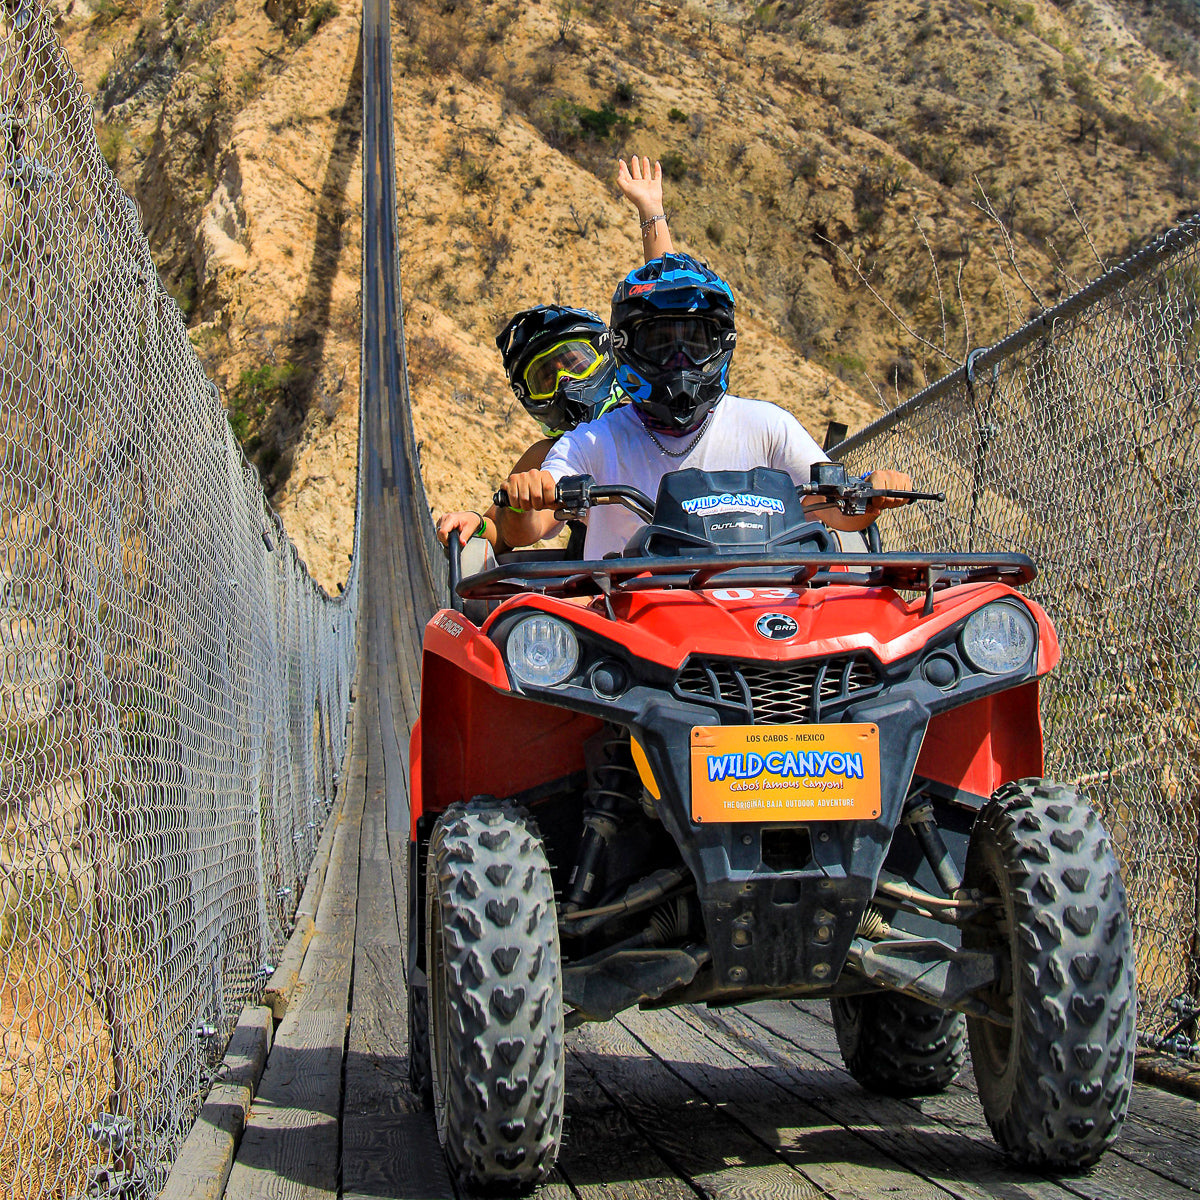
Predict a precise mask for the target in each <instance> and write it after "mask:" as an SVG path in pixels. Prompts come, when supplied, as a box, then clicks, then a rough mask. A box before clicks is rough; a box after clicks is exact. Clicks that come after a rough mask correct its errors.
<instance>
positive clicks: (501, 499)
mask: <svg viewBox="0 0 1200 1200" xmlns="http://www.w3.org/2000/svg"><path fill="white" fill-rule="evenodd" d="M492 503H493V504H494V505H495V506H496V507H497V508H511V507H512V505H510V504H509V502H508V491H507V489H505V488H497V489H496V491H494V492H493V493H492Z"/></svg>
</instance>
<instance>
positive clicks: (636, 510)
mask: <svg viewBox="0 0 1200 1200" xmlns="http://www.w3.org/2000/svg"><path fill="white" fill-rule="evenodd" d="M492 503H493V504H494V505H496V507H497V508H512V505H511V504H510V503H509V498H508V491H507V490H506V489H505V488H499V489H498V490H497V491H496V492H495V493H493V495H492ZM554 503H555V515H558V514H560V513H561V514H562V515H563V516H566V517H577V516H582V515H583V514H584V513H586V512H587V510H588V509H589V508H591V507H592V506H593V505H594V504H621V505H624V506H625V507H626V508H627V509H629V511H630V512H632V513H633V514H634V515H635V516H638V517H641V519H642V520H643V521H652V520H653V519H654V501H653V500H651V499H650V497H649V496H647V495H646V493H645V492H643V491H640V490H639V489H638V488H635V487H628V486H626V485H625V484H623V483H612V484H606V485H604V486H599V485H598V484H597V483H596V480H595V478H594V477H593V476H591V475H565V476H563V478H562V479H560V480H559V481H558V484H557V485H556V487H555V489H554Z"/></svg>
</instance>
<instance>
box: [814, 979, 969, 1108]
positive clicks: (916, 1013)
mask: <svg viewBox="0 0 1200 1200" xmlns="http://www.w3.org/2000/svg"><path fill="white" fill-rule="evenodd" d="M829 1007H830V1010H831V1011H832V1012H833V1028H834V1032H835V1033H836V1034H837V1040H838V1047H839V1048H840V1049H841V1052H842V1061H843V1062H844V1063H845V1064H846V1070H847V1071H849V1072H850V1074H851V1075H853V1076H854V1078H855V1079H857V1080H858V1082H859V1083H861V1084H862V1085H863V1087H865V1088H866V1089H867V1090H868V1091H870V1092H878V1093H879V1094H880V1095H883V1096H934V1095H936V1094H937V1093H938V1092H944V1091H945V1090H946V1089H947V1088H948V1087H949V1086H950V1085H951V1084H952V1083H953V1082H954V1079H955V1076H957V1075H958V1073H959V1071H960V1070H961V1069H962V1065H963V1060H964V1059H965V1058H966V1041H967V1036H966V1023H965V1021H964V1020H963V1017H962V1014H961V1013H956V1012H947V1011H945V1010H944V1009H940V1008H934V1007H933V1005H932V1004H925V1003H924V1002H923V1001H921V1000H916V999H914V998H912V997H911V996H904V995H901V994H900V993H899V992H881V993H879V994H878V995H869V996H835V997H834V998H833V999H832V1000H830V1001H829Z"/></svg>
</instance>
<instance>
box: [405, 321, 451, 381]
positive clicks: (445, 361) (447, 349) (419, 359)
mask: <svg viewBox="0 0 1200 1200" xmlns="http://www.w3.org/2000/svg"><path fill="white" fill-rule="evenodd" d="M404 345H405V350H406V352H407V357H408V373H409V376H410V377H411V378H412V380H413V381H414V382H415V383H429V382H431V381H432V380H434V379H437V378H438V377H439V376H440V375H442V373H443V372H444V371H445V370H446V368H447V367H449V366H450V364H451V363H452V362H453V361H454V358H455V355H454V347H453V346H451V345H450V343H449V342H447V341H446V340H445V339H444V338H441V337H438V336H437V334H428V333H411V334H408V335H407V336H406V337H405V339H404Z"/></svg>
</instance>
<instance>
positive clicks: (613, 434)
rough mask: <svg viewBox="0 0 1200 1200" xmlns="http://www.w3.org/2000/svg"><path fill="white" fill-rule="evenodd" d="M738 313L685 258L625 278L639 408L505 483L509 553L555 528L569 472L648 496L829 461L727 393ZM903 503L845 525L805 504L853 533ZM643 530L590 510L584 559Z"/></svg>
mask: <svg viewBox="0 0 1200 1200" xmlns="http://www.w3.org/2000/svg"><path fill="white" fill-rule="evenodd" d="M733 308H734V302H733V293H732V292H731V291H730V290H729V286H728V284H726V283H725V282H724V280H722V279H721V278H720V277H719V276H718V275H716V274H714V273H713V272H712V271H711V270H709V268H708V267H707V266H705V265H703V264H702V263H699V262H697V261H696V260H695V259H694V258H692V257H690V256H689V255H686V254H664V255H663V256H662V257H661V258H657V259H654V260H652V261H651V262H648V263H646V265H645V266H643V267H639V268H638V269H637V270H635V271H632V272H630V274H629V275H628V276H627V277H626V278H625V279H624V280H622V281H621V283H620V284H619V285H618V287H617V290H616V293H615V294H614V296H613V308H612V319H611V321H610V328H611V329H612V341H613V351H614V355H615V357H616V359H617V364H618V366H617V382H618V384H619V385H620V387H621V388H622V390H623V391H624V392H626V394H627V395H628V396H629V397H630V399H631V401H632V403H631V404H630V406H629V407H626V408H621V409H616V410H613V411H611V412H608V413H606V414H605V415H604V416H602V417H601V418H600V419H599V420H596V421H592V422H589V423H588V424H585V425H579V426H577V427H576V428H575V429H573V430H571V431H570V432H569V433H566V434H564V435H563V436H562V437H561V438H559V440H558V441H557V442H556V443H555V444H554V446H553V448H552V449H551V450H550V453H549V454H548V455H547V456H546V459H545V461H544V462H543V464H542V466H541V469H535V470H531V471H524V472H518V473H515V474H513V475H510V476H509V478H508V481H507V483H506V484H505V489H506V490H507V492H508V496H509V501H510V503H511V504H512V505H513V506H514V509H515V510H517V512H514V513H512V514H510V516H509V518H508V522H507V524H506V527H505V535H506V537H507V538H508V539H509V541H510V542H511V544H513V545H529V544H531V543H532V542H536V541H538V540H539V539H540V538H542V537H543V536H545V533H546V531H547V530H548V529H550V528H551V527H552V525H553V523H554V520H553V512H554V507H555V501H554V489H555V485H556V483H557V482H558V480H560V479H562V478H563V477H564V476H566V475H592V476H594V477H595V480H596V482H597V483H598V484H615V483H623V484H627V485H632V486H633V487H637V488H640V489H641V490H642V491H643V492H645V493H646V494H647V495H648V496H649V497H650V498H651V499H653V498H654V497H655V496H656V495H657V493H658V484H659V481H660V480H661V479H662V477H663V476H664V475H665V474H667V472H669V471H679V470H683V469H684V468H686V467H698V468H700V469H702V470H706V471H729V470H750V469H751V468H753V467H776V468H779V469H781V470H784V471H787V472H788V474H789V475H791V477H792V479H793V480H794V481H795V482H796V483H797V484H800V483H807V482H808V479H809V467H811V466H812V464H813V463H817V462H824V461H825V460H826V456H825V454H824V453H822V451H821V449H820V447H819V446H818V445H817V443H816V442H815V441H813V439H812V438H811V437H810V436H809V434H808V433H807V432H806V431H805V429H804V427H803V426H802V425H801V424H800V422H799V421H797V420H796V418H795V417H793V416H792V415H791V414H790V413H787V412H785V411H784V410H783V409H781V408H777V407H776V406H775V405H773V404H768V403H766V402H764V401H759V400H746V399H743V398H742V397H741V396H731V395H729V394H728V393H727V392H726V387H727V383H728V377H729V363H730V359H731V358H732V355H733V347H734V345H735V343H736V341H737V334H736V332H735V329H734V321H733ZM870 486H871V487H873V488H879V489H890V490H907V489H910V488H911V486H912V483H911V481H910V480H909V478H908V476H907V475H904V474H903V473H901V472H898V471H875V472H873V473H872V475H871V480H870ZM897 503H902V501H895V500H888V499H886V498H878V499H875V500H872V501H871V502H870V506H869V508H868V511H867V513H866V515H865V516H861V517H848V516H845V515H844V514H842V513H840V512H838V511H837V510H836V509H832V508H830V507H828V506H827V505H826V504H825V502H824V501H822V500H821V499H820V498H819V497H809V498H808V499H807V500H806V501H805V504H806V506H808V507H810V508H812V509H814V512H813V515H814V516H819V517H820V519H821V520H823V521H824V522H825V523H826V524H827V525H829V526H831V527H832V528H834V529H840V530H847V531H854V530H860V529H865V528H866V527H867V526H868V525H870V524H871V522H872V521H874V520H875V518H876V517H877V516H878V515H879V513H880V512H881V511H882V510H883V509H884V508H891V507H893V506H894V505H895V504H897ZM818 508H819V510H820V511H815V510H816V509H818ZM519 510H524V512H523V513H521V512H519ZM638 525H639V522H638V519H637V518H636V517H635V516H634V515H633V514H632V513H630V512H629V511H628V510H627V509H625V508H623V507H622V506H620V505H615V504H614V505H603V506H598V507H596V508H594V509H592V510H591V512H590V513H589V514H588V534H587V543H586V548H585V557H586V558H589V559H598V558H602V557H603V556H604V555H605V554H607V553H610V552H613V551H619V550H621V549H622V548H623V547H624V545H625V543H626V541H627V540H628V539H629V537H630V536H631V535H632V534H633V533H634V532H635V531H636V530H637V528H638ZM515 538H517V539H520V540H514V539H515Z"/></svg>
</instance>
